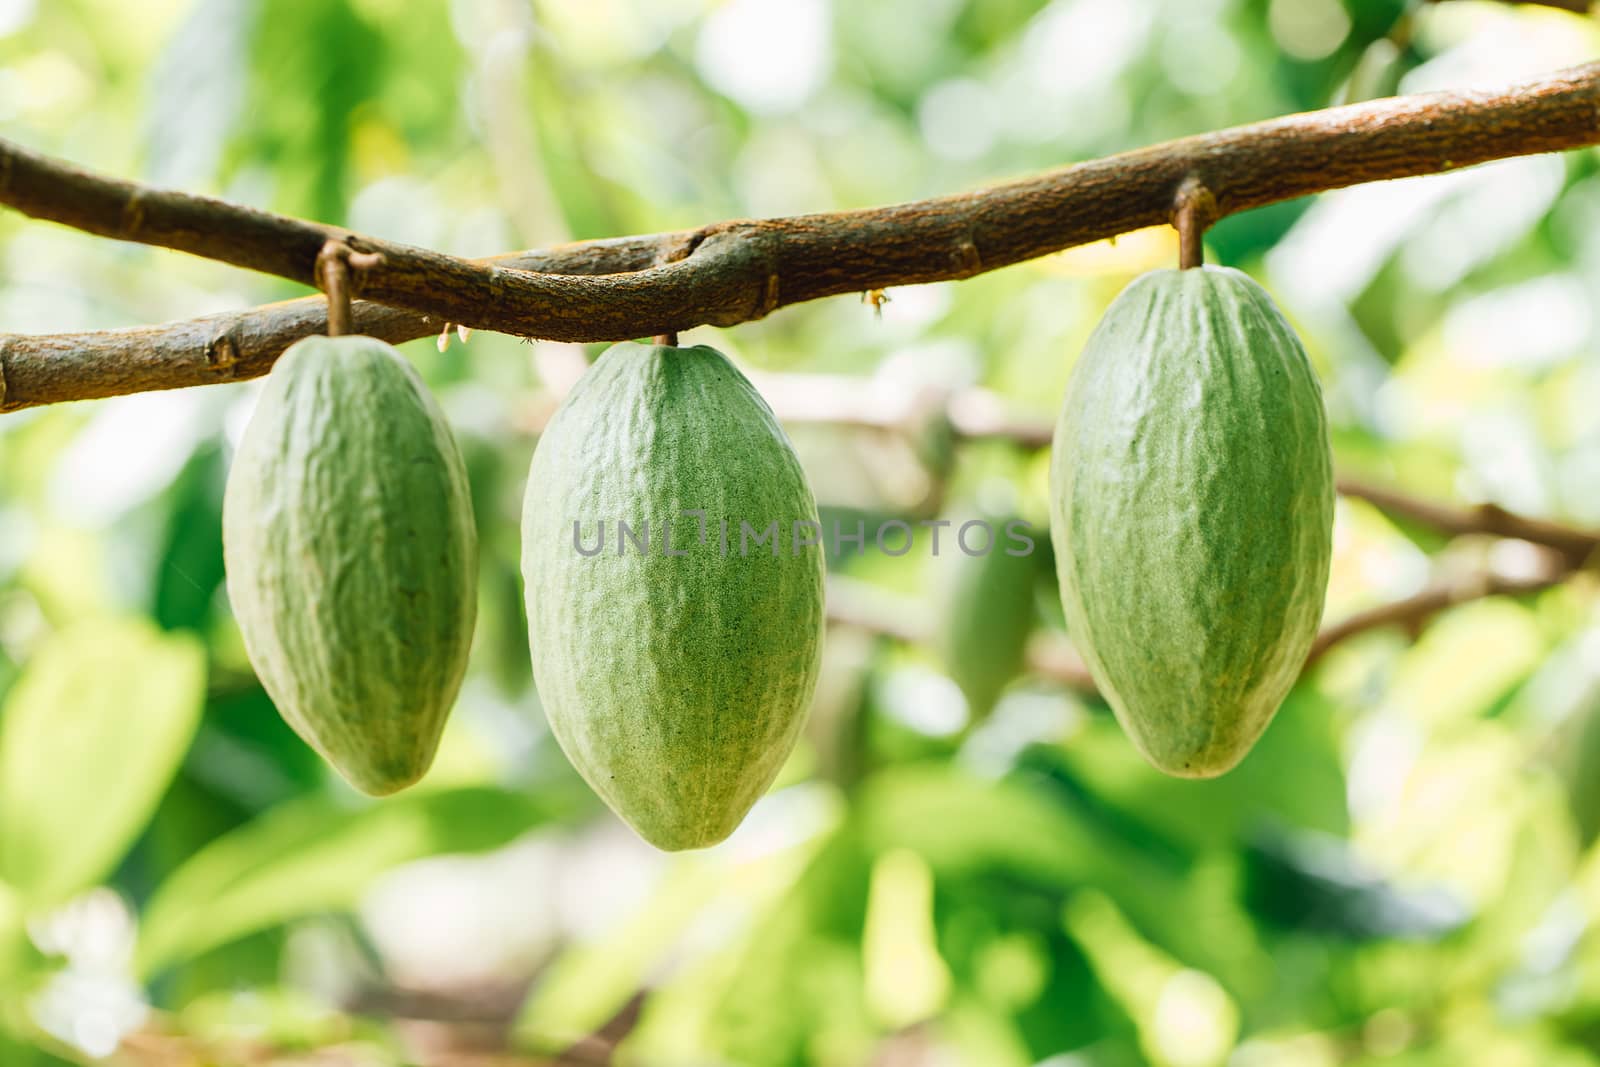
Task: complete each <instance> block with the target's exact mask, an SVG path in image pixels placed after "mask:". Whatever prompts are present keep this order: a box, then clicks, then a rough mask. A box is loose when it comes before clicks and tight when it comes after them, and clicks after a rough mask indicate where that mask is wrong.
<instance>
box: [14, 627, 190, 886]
mask: <svg viewBox="0 0 1600 1067" xmlns="http://www.w3.org/2000/svg"><path fill="white" fill-rule="evenodd" d="M204 687H205V665H204V660H203V658H202V655H201V650H200V648H199V647H198V645H197V644H196V643H195V642H194V641H192V640H191V639H189V638H186V637H177V636H164V635H162V634H161V633H160V632H159V631H157V630H155V629H153V628H152V627H151V626H149V624H147V623H145V622H143V621H141V620H124V619H116V620H109V619H108V620H101V621H93V622H84V623H80V624H78V625H76V626H73V627H71V628H68V629H64V630H62V631H60V632H58V633H57V634H55V635H54V636H53V637H52V638H51V639H50V641H49V642H48V643H47V644H45V645H44V646H43V647H41V648H39V649H38V650H37V651H36V652H35V653H34V654H33V656H32V657H31V659H30V660H29V664H28V668H27V670H26V672H25V673H24V674H23V676H22V678H21V679H20V680H19V681H18V682H17V684H16V685H15V686H13V687H12V690H11V692H10V693H9V694H8V696H7V698H6V702H5V708H4V712H3V716H0V875H3V877H4V880H5V882H6V883H8V884H9V885H11V886H12V887H14V888H15V889H16V890H17V891H18V892H19V893H20V894H21V895H22V898H23V900H24V901H25V902H26V904H27V906H28V908H29V909H30V910H37V909H40V908H44V907H47V906H49V905H53V904H58V903H60V902H61V901H63V900H65V899H66V898H67V897H68V896H69V895H71V894H72V893H75V892H77V891H78V890H80V889H82V888H84V887H85V886H89V885H93V884H94V883H95V882H97V881H99V880H100V879H102V878H104V877H105V876H106V875H107V874H108V873H110V871H111V869H112V868H113V867H114V865H115V864H116V862H117V861H118V860H119V859H121V858H122V854H123V853H124V852H125V851H126V850H127V848H128V846H129V844H131V843H132V841H133V839H134V837H135V836H136V835H137V834H138V833H139V832H140V830H142V829H143V827H144V824H145V820H146V819H148V818H149V817H150V814H151V812H152V811H154V810H155V806H156V802H157V801H158V800H160V798H161V794H162V792H163V791H164V790H165V789H166V787H167V783H168V781H169V780H170V779H171V777H172V774H173V771H174V770H176V768H177V766H178V762H179V760H181V759H182V758H183V754H184V751H185V750H186V749H187V748H188V747H189V740H190V738H191V737H192V736H193V735H194V729H195V725H196V723H197V722H198V721H199V715H200V708H201V704H202V697H203V694H204Z"/></svg>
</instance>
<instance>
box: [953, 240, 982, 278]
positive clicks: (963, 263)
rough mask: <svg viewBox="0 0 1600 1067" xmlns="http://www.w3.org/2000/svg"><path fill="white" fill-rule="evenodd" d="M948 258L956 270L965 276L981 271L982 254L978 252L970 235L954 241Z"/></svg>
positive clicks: (980, 272)
mask: <svg viewBox="0 0 1600 1067" xmlns="http://www.w3.org/2000/svg"><path fill="white" fill-rule="evenodd" d="M950 259H951V262H952V263H953V264H954V266H955V268H956V271H957V272H958V273H960V274H962V275H963V276H965V277H969V278H970V277H971V276H972V275H974V274H982V273H983V256H982V255H980V254H979V253H978V246H977V243H976V242H974V241H973V240H972V238H971V236H967V237H963V238H961V240H960V241H958V242H957V243H956V247H955V249H954V250H953V251H952V252H951V254H950Z"/></svg>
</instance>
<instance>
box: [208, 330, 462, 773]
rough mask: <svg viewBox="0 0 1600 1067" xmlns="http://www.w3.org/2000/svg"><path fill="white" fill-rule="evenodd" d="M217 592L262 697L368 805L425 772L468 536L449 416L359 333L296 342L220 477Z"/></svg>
mask: <svg viewBox="0 0 1600 1067" xmlns="http://www.w3.org/2000/svg"><path fill="white" fill-rule="evenodd" d="M222 524H223V525H222V544H223V555H224V558H225V560H226V565H227V574H228V596H229V599H230V600H231V601H232V604H233V612H234V616H235V617H236V618H237V619H238V622H239V629H240V631H241V633H242V634H243V636H244V644H245V650H246V651H247V652H248V653H249V655H250V662H251V663H252V664H254V666H255V668H256V672H257V674H258V675H260V677H261V684H262V685H263V686H265V687H266V690H267V692H268V694H270V695H271V697H272V699H273V702H274V703H275V704H276V705H277V707H278V711H279V712H280V713H281V714H282V715H283V717H284V719H285V720H286V721H287V722H288V723H289V725H290V726H292V727H293V728H294V729H295V732H297V733H298V734H299V735H300V736H301V737H303V738H304V739H305V740H306V742H307V743H308V744H310V745H311V747H312V748H314V749H316V750H317V751H318V752H320V753H321V754H322V756H323V757H324V758H325V759H326V760H327V761H328V762H329V763H331V764H333V766H334V767H335V768H336V769H337V770H338V771H339V773H340V774H342V775H344V777H345V778H346V779H348V780H349V782H350V784H352V785H354V786H355V787H356V788H358V789H360V790H362V791H363V792H367V793H371V794H373V795H375V796H382V795H384V794H388V793H393V792H395V791H396V790H399V789H403V788H404V787H405V786H408V785H410V784H411V783H413V782H415V781H416V780H417V779H418V778H420V777H422V775H423V773H424V772H426V771H427V769H428V766H429V764H431V763H432V762H433V755H434V751H435V749H436V748H437V747H438V744H439V734H440V733H441V731H443V729H444V724H445V719H446V718H447V717H448V716H449V713H450V708H451V705H452V704H453V703H454V702H455V698H456V692H457V690H458V689H459V688H460V686H461V675H462V672H463V671H464V670H465V668H466V663H467V651H468V648H469V646H470V645H471V643H472V627H473V623H474V621H475V619H476V616H477V553H478V539H477V530H476V527H475V526H474V524H473V518H472V503H471V499H470V494H469V492H468V489H467V477H466V471H465V468H464V466H463V465H462V461H461V454H460V452H459V451H458V450H457V449H456V444H455V441H454V439H453V438H452V437H451V435H450V428H449V426H447V425H446V423H445V419H444V415H443V414H442V413H441V412H440V410H439V408H438V405H437V404H436V403H435V402H434V400H433V398H432V397H431V396H430V395H429V393H428V391H427V387H426V386H424V385H423V383H422V380H421V379H420V378H419V377H418V376H417V373H416V371H414V370H413V369H412V368H411V365H410V364H409V363H407V362H406V360H405V357H403V356H402V355H401V354H400V353H399V352H398V351H396V350H395V349H394V348H392V347H391V346H389V345H387V344H385V343H383V342H382V341H379V340H377V339H375V338H371V337H308V338H306V339H305V340H303V341H300V342H298V343H296V344H295V345H293V346H292V347H291V348H290V349H289V350H288V351H287V352H285V353H284V354H283V357H282V358H281V359H279V360H278V365H277V366H276V367H275V368H273V371H272V374H271V375H270V376H269V377H268V379H267V385H266V389H265V390H264V391H263V392H262V394H261V399H260V402H259V403H258V404H257V407H256V410H255V414H254V415H253V416H251V419H250V425H249V427H248V428H247V429H246V430H245V434H244V439H243V441H242V442H241V443H240V445H239V451H238V454H237V455H236V456H235V457H234V461H233V468H232V470H230V471H229V473H228V485H227V491H226V494H225V496H224V498H223V509H222Z"/></svg>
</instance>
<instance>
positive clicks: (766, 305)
mask: <svg viewBox="0 0 1600 1067" xmlns="http://www.w3.org/2000/svg"><path fill="white" fill-rule="evenodd" d="M778 284H779V279H778V272H777V271H775V270H773V269H772V268H770V267H769V268H767V281H766V284H765V285H764V286H762V291H761V314H760V315H758V316H756V317H757V318H762V319H764V318H766V317H767V316H768V315H770V314H772V313H773V312H774V311H776V310H777V309H778Z"/></svg>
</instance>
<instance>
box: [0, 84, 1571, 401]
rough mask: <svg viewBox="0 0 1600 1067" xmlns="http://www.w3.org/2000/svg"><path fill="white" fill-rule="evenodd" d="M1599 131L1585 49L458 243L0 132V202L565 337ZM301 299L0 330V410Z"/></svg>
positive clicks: (236, 352)
mask: <svg viewBox="0 0 1600 1067" xmlns="http://www.w3.org/2000/svg"><path fill="white" fill-rule="evenodd" d="M1595 143H1600V63H1591V64H1587V65H1585V66H1581V67H1575V68H1573V69H1571V70H1567V71H1562V72H1559V73H1556V74H1551V75H1546V76H1544V77H1542V78H1538V79H1535V80H1533V81H1529V82H1524V83H1522V84H1519V85H1515V86H1511V87H1509V88H1506V89H1502V90H1497V91H1492V92H1447V93H1430V94H1425V95H1420V96H1413V97H1396V98H1390V99H1385V100H1376V101H1368V102H1364V103H1360V104H1352V105H1350V106H1347V107H1340V108H1330V109H1328V110H1325V111H1315V112H1308V113H1306V114H1302V115H1291V116H1288V117H1285V118H1279V119H1273V120H1270V121H1267V122H1260V123H1255V124H1253V125H1249V126H1240V127H1236V128H1234V129H1229V130H1223V131H1220V132H1216V133H1208V134H1201V135H1199V136H1196V137H1188V138H1184V139H1182V140H1178V141H1172V142H1168V143H1166V144H1161V145H1155V146H1152V147H1149V148H1143V149H1139V150H1137V151H1133V152H1127V153H1123V154H1121V155H1117V156H1111V157H1108V158H1105V159H1099V160H1093V161H1090V162H1086V163H1080V164H1077V165H1075V166H1071V167H1066V168H1064V169H1061V170H1057V171H1053V172H1050V173H1047V174H1044V175H1040V176H1038V177H1034V178H1026V179H1022V180H1019V181H1014V182H1010V183H1007V184H1004V185H998V186H995V187H993V188H991V189H987V190H982V191H979V192H973V193H965V194H959V195H955V196H946V197H940V198H937V199H932V200H924V201H918V202H914V203H908V204H899V205H894V206H890V207H881V208H872V209H867V210H860V211H847V212H838V213H835V214H826V215H803V216H797V217H792V218H780V219H767V220H758V221H757V220H734V221H729V222H721V223H716V224H713V225H710V226H706V227H702V228H701V229H699V230H692V231H682V232H678V233H669V234H656V235H650V236H644V237H629V238H621V239H616V240H610V241H601V242H590V243H584V244H577V245H569V246H566V247H563V248H556V249H550V250H547V251H542V252H530V253H522V254H519V255H513V256H505V257H497V258H494V259H489V260H464V259H458V258H456V257H453V256H447V255H443V254H441V253H438V252H433V251H429V250H427V249H421V248H414V247H410V246H407V245H401V244H398V243H395V242H390V241H381V240H378V239H376V238H371V237H364V236H361V235H359V234H353V233H350V232H348V231H346V230H343V229H341V228H338V227H333V226H326V225H321V224H318V223H312V222H305V221H302V220H298V219H290V218H283V217H280V216H276V215H272V214H269V213H267V212H263V211H258V210H255V209H253V208H246V207H242V206H239V205H235V204H229V203H226V202H223V201H220V200H213V199H209V198H205V197H197V196H191V195H187V194H184V193H176V192H165V191H158V190H153V189H148V188H145V187H143V186H140V185H137V184H135V183H132V182H127V181H120V180H116V179H111V178H106V177H101V176H98V175H95V174H91V173H89V172H87V171H83V170H80V169H78V168H75V167H72V166H70V165H68V164H65V163H61V162H58V161H55V160H51V159H48V158H46V157H44V156H41V155H39V154H37V153H34V152H31V151H29V150H27V149H24V148H21V147H20V146H17V145H14V144H10V143H8V142H4V141H0V203H5V204H8V205H10V206H11V207H13V208H15V209H17V210H18V211H21V212H23V213H25V214H28V215H32V216H35V217H37V218H42V219H49V220H53V221H56V222H61V223H64V224H66V225H69V226H74V227H76V228H78V229H81V230H84V231H86V232H89V233H93V234H98V235H101V236H105V237H114V238H119V239H122V240H131V241H140V242H143V243H146V244H153V245H160V246H163V247H167V248H174V249H178V250H181V251H186V252H191V253H194V254H196V255H201V256H206V257H208V258H211V259H216V260H220V261H222V262H226V263H232V264H235V265H237V266H241V267H246V268H250V269H253V270H260V271H265V272H267V273H271V274H276V275H280V276H282V277H285V278H289V279H292V280H295V281H300V282H303V283H305V284H308V285H311V284H315V282H316V261H317V256H318V253H319V252H320V251H321V249H322V248H323V246H324V245H325V244H326V243H327V242H328V241H330V240H333V241H338V242H342V243H343V244H344V245H346V246H348V247H349V248H350V249H351V250H352V251H353V252H355V253H376V254H378V255H381V257H382V260H381V262H378V263H375V265H373V266H371V267H369V268H367V269H364V270H362V271H360V272H359V278H353V279H352V280H353V281H355V282H358V283H359V287H360V292H361V293H362V295H364V296H366V297H367V298H368V300H370V301H377V302H381V303H383V304H388V305H393V306H395V307H404V308H409V309H411V310H410V311H392V310H386V309H383V308H379V307H375V306H373V305H372V304H370V303H367V302H361V303H357V304H356V305H355V306H354V307H353V309H352V313H353V319H354V321H353V323H352V328H353V329H356V330H360V331H363V332H369V333H372V334H375V335H376V336H380V337H384V338H386V339H389V340H401V339H409V338H412V337H420V336H424V335H426V334H429V333H436V332H438V331H439V330H440V329H441V328H442V327H443V326H444V325H445V324H446V323H447V322H449V323H457V324H461V325H465V326H471V327H478V328H483V329H490V330H499V331H502V332H508V333H516V334H520V335H523V336H531V337H542V338H550V339H554V340H564V341H611V340H621V339H625V338H631V337H646V336H651V335H657V334H671V333H676V332H679V331H681V330H686V329H689V328H691V327H693V326H698V325H704V324H711V325H719V326H729V325H733V324H736V323H740V322H746V321H749V320H752V319H758V318H761V317H762V316H764V315H766V314H768V313H770V312H771V311H773V310H774V309H776V308H779V307H783V306H786V305H789V304H795V303H800V302H802V301H807V300H815V299H818V298H820V297H826V296H833V295H837V294H840V293H847V292H860V291H865V290H875V289H882V288H885V287H888V286H895V285H911V284H917V283H924V282H935V281H947V280H952V279H959V278H968V277H971V276H973V275H975V274H980V273H983V272H985V271H990V270H995V269H997V268H999V267H1004V266H1008V265H1011V264H1014V263H1019V262H1022V261H1024V260H1027V259H1032V258H1035V257H1038V256H1043V255H1047V254H1049V253H1052V252H1057V251H1060V250H1062V249H1065V248H1070V247H1072V246H1074V245H1079V244H1084V243H1086V242H1090V241H1095V240H1099V239H1102V238H1106V237H1113V236H1116V235H1117V234H1120V233H1126V232H1128V231H1130V230H1136V229H1140V228H1143V227H1146V226H1151V225H1156V224H1159V223H1163V222H1166V221H1168V220H1169V219H1170V218H1171V216H1172V213H1173V211H1174V209H1175V208H1176V207H1177V206H1178V204H1177V200H1176V197H1177V194H1178V192H1179V190H1180V189H1181V188H1183V187H1184V185H1185V183H1186V182H1188V183H1199V184H1200V185H1202V186H1203V187H1204V188H1205V189H1206V190H1207V191H1208V192H1209V193H1210V194H1211V196H1212V198H1213V199H1214V202H1215V211H1216V217H1217V218H1221V217H1224V216H1226V215H1229V214H1233V213H1235V212H1238V211H1243V210H1247V209H1249V208H1254V207H1260V206H1262V205H1264V204H1270V203H1274V202H1276V201H1280V200H1287V199H1291V198H1294V197H1299V196H1305V195H1308V194H1311V193H1316V192H1321V191H1323V190H1327V189H1337V188H1341V187H1344V186H1349V185H1357V184H1360V183H1363V182H1372V181H1381V180H1384V179H1389V178H1400V177H1406V176H1412V175H1420V174H1431V173H1437V172H1439V171H1445V170H1451V169H1455V168H1458V167H1464V166H1469V165H1471V164H1475V163H1482V162H1485V161H1487V160H1491V159H1500V158H1505V157H1508V156H1518V155H1531V154H1534V153H1540V152H1551V151H1559V150H1563V149H1570V148H1577V147H1582V146H1585V145H1591V144H1595ZM322 304H323V302H322V301H321V300H314V301H312V302H310V303H309V304H308V303H306V302H302V301H291V302H288V303H285V304H279V305H276V306H269V307H267V308H258V309H255V310H253V311H249V312H245V313H243V314H238V315H221V316H211V317H209V318H207V319H200V320H193V321H190V322H184V323H175V324H170V325H168V326H163V327H153V328H145V329H134V330H117V331H107V332H99V333H88V334H63V335H56V336H49V337H37V336H18V335H11V336H6V337H0V377H3V379H4V393H3V395H0V410H14V409H16V408H21V407H28V406H32V405H36V404H46V403H54V402H58V401H63V400H75V399H85V398H89V397H98V396H110V395H116V394H119V393H128V392H138V391H142V390H150V389H171V388H178V387H182V386H187V385H199V384H204V383H208V382H215V381H225V380H230V379H237V378H245V377H251V376H254V375H257V374H261V373H264V372H265V371H266V370H267V369H268V368H269V367H270V366H271V364H272V361H273V360H274V359H276V358H277V355H278V353H279V352H281V351H282V349H283V348H284V347H286V346H287V345H288V344H289V343H292V342H293V341H294V340H295V339H297V338H299V337H301V336H304V335H305V334H307V333H314V332H321V331H322V330H323V329H324V327H325V324H326V322H325V313H324V308H323V306H322Z"/></svg>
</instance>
